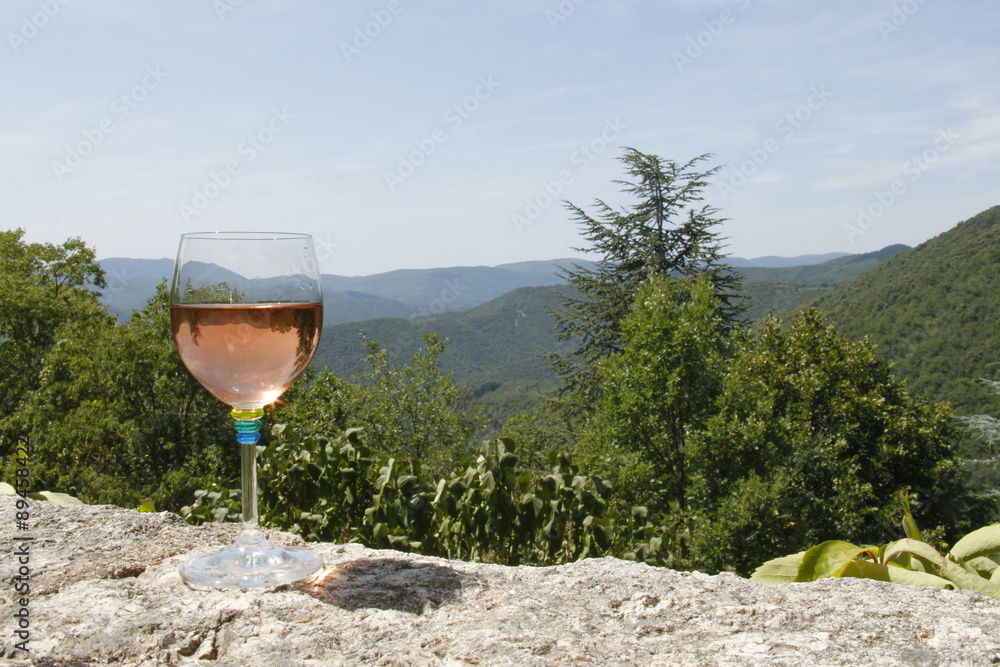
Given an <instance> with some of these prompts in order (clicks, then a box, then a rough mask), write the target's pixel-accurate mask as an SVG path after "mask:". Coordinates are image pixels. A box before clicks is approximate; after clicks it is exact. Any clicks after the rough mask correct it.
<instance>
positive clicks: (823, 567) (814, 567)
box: [795, 540, 867, 581]
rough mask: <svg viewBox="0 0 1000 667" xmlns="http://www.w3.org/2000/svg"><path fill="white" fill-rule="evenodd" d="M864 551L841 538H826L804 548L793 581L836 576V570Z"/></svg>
mask: <svg viewBox="0 0 1000 667" xmlns="http://www.w3.org/2000/svg"><path fill="white" fill-rule="evenodd" d="M865 551H867V549H866V548H864V547H859V546H857V545H856V544H851V543H850V542H844V541H843V540H827V541H826V542H822V543H820V544H817V545H816V546H814V547H812V548H810V549H807V550H806V552H805V555H804V556H803V557H802V563H801V564H800V565H799V571H798V574H797V575H796V577H795V581H816V580H817V579H822V578H823V577H833V576H837V575H836V572H837V571H838V570H840V569H841V568H842V567H843V566H844V565H845V564H846V563H850V562H851V561H853V560H854V559H855V558H857V557H858V555H859V554H862V553H864V552H865Z"/></svg>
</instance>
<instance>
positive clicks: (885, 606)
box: [0, 495, 1000, 667]
mask: <svg viewBox="0 0 1000 667" xmlns="http://www.w3.org/2000/svg"><path fill="white" fill-rule="evenodd" d="M14 500H15V497H14V496H10V495H3V496H0V542H2V545H3V546H2V549H3V553H4V554H5V555H4V557H3V559H2V562H0V566H2V568H3V583H2V584H0V599H2V601H3V605H2V607H3V609H4V610H5V611H4V612H3V616H2V618H0V656H2V657H4V658H7V659H8V660H9V661H10V664H14V665H29V664H35V665H46V666H48V667H55V666H73V667H75V666H76V665H105V664H113V665H121V666H132V665H162V664H192V665H193V664H197V665H233V666H237V665H238V666H241V667H242V666H244V665H279V666H280V665H400V666H402V665H406V666H413V665H528V666H531V665H557V664H559V665H561V664H566V663H579V664H595V665H757V666H760V665H857V664H870V665H901V666H902V665H905V666H907V667H909V666H912V665H944V664H948V665H988V664H994V663H1000V602H998V601H996V600H993V599H991V598H986V597H983V596H980V595H978V594H974V593H969V592H964V591H940V590H933V589H925V588H916V587H903V586H895V585H893V584H887V583H880V582H874V581H863V580H850V579H839V580H825V581H820V582H815V583H811V584H791V585H786V586H771V585H766V584H757V583H754V582H751V581H748V580H745V579H741V578H739V577H737V576H735V575H730V574H722V575H716V576H708V575H705V574H701V573H697V572H676V571H673V570H668V569H662V568H653V567H648V566H646V565H643V564H637V563H630V562H627V561H621V560H617V559H613V558H601V559H590V560H584V561H580V562H577V563H573V564H570V565H563V566H559V567H548V568H532V567H502V566H498V565H482V564H474V563H465V562H460V561H448V560H442V559H437V558H428V557H424V556H415V555H409V554H403V553H399V552H393V551H374V550H371V549H366V548H364V547H361V546H358V545H350V544H348V545H336V544H315V545H312V548H313V549H315V550H316V551H318V552H319V553H320V554H322V556H323V557H324V559H325V561H326V567H325V569H324V570H322V571H321V572H320V573H318V575H317V576H316V577H314V578H312V579H310V580H307V581H305V582H302V583H299V584H296V585H292V586H283V587H279V588H276V589H270V590H249V591H221V590H194V589H192V588H189V587H188V586H186V585H185V584H184V583H183V582H182V581H181V579H180V578H179V576H178V575H177V565H178V564H179V563H180V562H182V561H183V560H184V559H185V558H186V556H187V555H188V554H189V552H191V551H194V550H206V549H207V548H208V547H211V546H218V547H221V546H224V545H225V544H227V543H228V542H229V541H230V540H231V539H232V537H233V535H234V531H235V526H232V525H208V526H202V527H199V528H195V527H191V526H188V525H187V524H185V523H184V522H183V521H182V520H181V519H180V518H179V517H177V516H176V515H173V514H168V513H159V514H140V513H138V512H133V511H131V510H125V509H121V508H116V507H107V506H88V507H80V508H68V507H61V506H58V505H55V504H52V503H46V502H35V501H31V506H30V508H29V509H30V521H29V523H28V527H27V528H26V529H20V530H19V529H18V527H17V526H16V522H15V515H16V511H17V510H16V509H15V507H14ZM16 537H22V538H23V537H30V538H33V539H31V540H15V538H16ZM269 537H271V539H272V540H274V541H277V542H279V543H282V544H285V545H292V544H296V543H300V541H299V540H298V539H297V538H295V537H293V536H290V535H287V534H282V533H272V534H269ZM24 543H28V544H29V545H30V548H29V551H30V558H28V559H27V560H28V561H29V563H28V565H27V567H28V569H29V575H28V581H29V583H30V589H31V590H30V593H28V594H27V596H24V595H22V594H19V593H17V592H16V589H15V584H16V583H17V581H16V580H15V579H13V577H15V576H17V570H18V568H19V567H20V565H18V563H17V561H18V558H17V557H16V556H14V555H13V554H14V552H15V549H17V548H20V547H19V545H22V544H24ZM22 597H27V603H28V604H27V608H28V610H29V613H30V615H29V622H28V623H29V629H28V632H29V633H30V639H29V643H28V644H27V646H28V647H29V648H30V649H31V652H30V653H29V654H25V653H24V652H22V651H19V650H16V649H15V645H16V643H17V642H18V641H21V640H20V638H18V637H17V635H16V634H14V633H15V631H16V630H17V629H18V619H17V618H15V617H14V616H13V614H14V610H17V609H20V608H22V607H21V606H20V605H19V599H20V598H22Z"/></svg>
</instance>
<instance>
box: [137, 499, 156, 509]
mask: <svg viewBox="0 0 1000 667" xmlns="http://www.w3.org/2000/svg"><path fill="white" fill-rule="evenodd" d="M136 509H137V510H138V511H140V512H155V511H156V505H154V504H153V501H152V500H150V499H149V498H146V499H145V500H143V501H142V504H141V505H139V506H138V507H136Z"/></svg>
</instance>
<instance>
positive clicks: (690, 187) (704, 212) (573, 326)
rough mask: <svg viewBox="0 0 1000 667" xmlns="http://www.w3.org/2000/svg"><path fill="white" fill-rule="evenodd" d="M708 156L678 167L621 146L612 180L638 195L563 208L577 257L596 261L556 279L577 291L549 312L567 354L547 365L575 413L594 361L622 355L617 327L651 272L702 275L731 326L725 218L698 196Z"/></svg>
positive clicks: (591, 382) (582, 404) (589, 388)
mask: <svg viewBox="0 0 1000 667" xmlns="http://www.w3.org/2000/svg"><path fill="white" fill-rule="evenodd" d="M710 157H711V156H710V155H707V154H706V155H699V156H698V157H695V158H693V159H692V160H690V161H688V162H686V163H684V164H678V163H677V162H674V161H672V160H664V159H662V158H660V157H658V156H656V155H651V154H646V153H641V152H639V151H638V150H636V149H634V148H627V149H625V151H624V153H623V155H622V156H621V157H620V158H619V160H620V161H621V162H622V163H623V164H624V165H625V170H626V174H627V175H628V180H620V181H615V182H616V183H617V184H619V185H621V186H622V192H625V193H627V194H629V195H631V196H633V197H634V198H635V203H633V204H631V205H630V206H628V207H623V208H621V209H616V208H613V207H612V206H610V205H608V204H607V203H605V202H604V201H603V200H601V199H596V200H595V201H594V208H595V209H596V212H595V213H594V214H593V215H591V214H589V213H587V212H586V211H585V210H583V209H582V208H580V207H579V206H576V205H574V204H571V203H567V208H568V209H569V211H570V212H571V213H572V214H573V218H574V219H575V220H576V221H577V222H578V223H579V224H580V225H581V227H582V228H583V236H584V238H585V239H586V240H587V241H588V242H589V244H590V245H589V246H586V247H582V248H576V250H577V251H579V252H584V253H588V254H595V255H597V256H598V257H599V259H598V260H597V263H596V266H594V267H593V268H589V267H584V266H581V265H579V264H576V265H574V266H573V267H572V268H564V269H563V270H562V273H561V277H562V278H564V279H565V280H566V281H567V282H568V283H569V285H570V286H571V287H572V288H574V289H575V292H569V293H566V294H563V295H562V303H561V304H560V306H559V307H558V308H556V309H554V312H553V314H554V316H555V317H556V320H557V322H558V333H557V337H558V338H559V339H560V340H561V341H564V342H566V343H568V344H569V348H570V352H569V353H562V354H560V353H553V354H551V355H550V357H549V358H550V360H551V361H552V363H553V366H554V367H555V369H556V371H557V373H558V374H559V376H560V378H561V379H562V381H563V383H564V385H563V389H564V392H565V397H566V398H568V399H569V403H568V405H569V406H570V407H571V411H572V412H579V411H583V412H587V411H589V409H590V408H591V407H592V406H593V405H594V403H595V401H596V399H597V397H598V396H599V393H600V392H599V387H598V382H597V376H596V373H595V368H596V364H597V362H598V361H600V360H601V359H604V358H606V357H608V356H609V355H611V354H612V353H615V352H620V351H621V323H622V321H623V320H624V318H625V316H626V314H627V313H628V311H629V308H630V307H631V306H632V303H633V300H634V298H635V293H636V290H637V289H638V287H639V285H641V284H642V283H643V282H644V281H646V280H647V279H648V278H650V277H651V276H654V275H671V276H675V277H688V276H698V275H705V276H707V277H708V279H709V280H710V281H711V283H712V285H713V287H714V290H715V293H716V296H717V298H718V299H719V308H720V316H721V320H720V321H721V323H722V324H721V326H722V327H723V328H724V329H728V328H731V327H732V326H733V325H734V324H735V323H736V322H737V320H738V319H739V315H740V312H741V311H742V307H741V305H740V303H739V297H738V295H737V289H738V287H739V284H740V278H739V277H738V276H737V275H736V274H734V273H733V272H732V270H731V269H730V267H729V266H728V265H727V264H726V263H725V261H724V260H725V255H724V254H723V244H722V239H721V238H720V236H719V233H718V231H716V230H717V227H718V226H719V225H720V224H721V223H722V222H724V221H725V219H724V218H719V217H716V214H717V212H718V211H717V210H716V209H714V208H712V207H710V206H708V205H703V204H701V202H702V200H703V196H702V191H703V189H704V188H705V186H706V185H707V184H708V179H709V178H710V177H711V176H712V175H713V174H714V173H715V172H716V170H717V168H713V169H708V170H705V171H702V170H701V167H700V165H701V163H703V162H704V161H706V160H708V159H709V158H710Z"/></svg>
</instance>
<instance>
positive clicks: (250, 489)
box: [232, 409, 264, 533]
mask: <svg viewBox="0 0 1000 667" xmlns="http://www.w3.org/2000/svg"><path fill="white" fill-rule="evenodd" d="M232 416H233V419H235V420H236V423H235V427H236V441H237V442H238V443H240V465H241V473H240V479H241V481H242V486H243V493H242V506H243V532H244V533H248V532H251V533H252V532H256V531H257V530H258V521H257V519H258V517H257V442H258V441H260V418H261V417H263V416H264V411H263V410H261V409H257V410H233V411H232Z"/></svg>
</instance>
